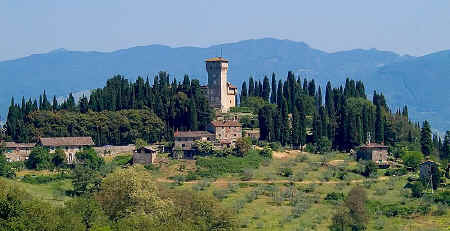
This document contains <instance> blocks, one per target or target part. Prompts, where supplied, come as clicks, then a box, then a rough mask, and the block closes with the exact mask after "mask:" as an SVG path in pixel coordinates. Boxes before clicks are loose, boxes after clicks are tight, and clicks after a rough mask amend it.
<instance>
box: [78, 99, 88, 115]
mask: <svg viewBox="0 0 450 231" xmlns="http://www.w3.org/2000/svg"><path fill="white" fill-rule="evenodd" d="M88 104H89V103H88V99H87V97H86V96H84V95H83V97H81V99H80V112H81V113H87V112H88V108H89V107H88Z"/></svg>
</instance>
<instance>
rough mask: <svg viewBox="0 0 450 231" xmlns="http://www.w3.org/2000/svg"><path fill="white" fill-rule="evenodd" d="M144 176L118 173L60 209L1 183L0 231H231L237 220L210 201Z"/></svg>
mask: <svg viewBox="0 0 450 231" xmlns="http://www.w3.org/2000/svg"><path fill="white" fill-rule="evenodd" d="M150 179H151V177H150V176H149V175H148V174H146V173H145V172H137V171H136V170H135V169H133V168H130V169H121V170H118V171H115V172H114V173H112V174H110V175H109V176H107V177H106V178H105V179H104V180H103V182H101V185H100V186H99V188H98V190H97V191H96V192H93V193H90V194H86V195H85V196H83V197H76V198H74V199H72V200H70V201H68V202H66V203H65V205H64V206H53V205H50V204H48V203H45V202H42V201H38V200H35V199H34V198H33V196H32V195H29V194H28V193H27V192H25V191H24V190H22V188H20V187H19V186H18V185H16V184H15V183H13V182H10V181H5V180H3V179H0V184H1V185H2V186H3V187H1V188H0V230H36V231H37V230H39V231H40V230H48V231H51V230H55V231H56V230H59V231H62V230H80V231H84V230H235V229H236V218H235V216H234V214H233V213H232V212H231V210H229V209H227V208H223V207H222V206H221V205H219V204H218V201H217V200H215V199H214V198H212V196H210V195H205V194H200V193H198V192H192V191H186V190H169V189H166V188H160V187H157V186H156V185H155V184H154V182H152V181H151V180H150Z"/></svg>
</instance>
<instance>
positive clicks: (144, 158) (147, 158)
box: [133, 146, 158, 165]
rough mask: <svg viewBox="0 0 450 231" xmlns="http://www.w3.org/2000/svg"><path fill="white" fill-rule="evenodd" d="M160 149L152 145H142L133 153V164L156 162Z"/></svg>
mask: <svg viewBox="0 0 450 231" xmlns="http://www.w3.org/2000/svg"><path fill="white" fill-rule="evenodd" d="M157 154H158V150H157V149H156V148H153V147H152V146H146V147H141V148H139V149H136V150H135V151H134V153H133V164H143V165H148V164H153V163H155V162H156V157H157Z"/></svg>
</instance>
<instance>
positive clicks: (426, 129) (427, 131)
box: [420, 120, 433, 156]
mask: <svg viewBox="0 0 450 231" xmlns="http://www.w3.org/2000/svg"><path fill="white" fill-rule="evenodd" d="M420 146H421V150H422V153H423V154H424V155H425V156H429V155H430V154H431V153H432V152H433V142H432V140H431V126H430V123H429V122H428V121H427V120H425V121H424V122H423V125H422V130H421V131H420Z"/></svg>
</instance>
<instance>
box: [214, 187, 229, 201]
mask: <svg viewBox="0 0 450 231" xmlns="http://www.w3.org/2000/svg"><path fill="white" fill-rule="evenodd" d="M228 193H229V191H228V190H226V189H215V190H214V191H213V196H214V197H215V198H217V199H219V200H223V199H225V198H227V197H228Z"/></svg>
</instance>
